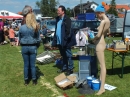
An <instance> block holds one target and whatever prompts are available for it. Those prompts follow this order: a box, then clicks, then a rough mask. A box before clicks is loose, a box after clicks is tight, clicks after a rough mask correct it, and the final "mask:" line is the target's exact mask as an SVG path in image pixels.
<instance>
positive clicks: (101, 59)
mask: <svg viewBox="0 0 130 97" xmlns="http://www.w3.org/2000/svg"><path fill="white" fill-rule="evenodd" d="M96 54H97V58H98V60H99V63H100V69H101V70H100V71H101V72H100V80H101V86H100V90H99V91H98V93H97V94H96V95H101V94H102V93H104V92H105V89H104V84H105V78H106V66H105V57H104V52H103V51H98V52H96Z"/></svg>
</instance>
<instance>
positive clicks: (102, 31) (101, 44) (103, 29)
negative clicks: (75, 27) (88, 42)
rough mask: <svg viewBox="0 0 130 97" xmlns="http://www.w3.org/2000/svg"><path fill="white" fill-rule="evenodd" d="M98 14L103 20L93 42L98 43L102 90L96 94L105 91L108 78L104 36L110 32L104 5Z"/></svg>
mask: <svg viewBox="0 0 130 97" xmlns="http://www.w3.org/2000/svg"><path fill="white" fill-rule="evenodd" d="M95 12H96V15H97V17H98V19H100V20H101V23H100V26H99V27H98V28H97V29H98V34H97V35H96V36H95V37H94V39H93V42H94V43H95V45H96V55H97V58H98V61H99V64H100V69H101V72H100V81H101V86H100V90H99V91H98V93H96V95H101V94H102V93H104V92H105V88H104V84H105V78H106V66H105V57H104V50H105V48H106V43H105V39H104V37H105V36H106V35H107V33H109V32H110V29H109V27H110V21H109V19H108V18H107V16H106V15H105V9H104V7H103V6H102V5H99V6H98V7H97V8H96V10H95Z"/></svg>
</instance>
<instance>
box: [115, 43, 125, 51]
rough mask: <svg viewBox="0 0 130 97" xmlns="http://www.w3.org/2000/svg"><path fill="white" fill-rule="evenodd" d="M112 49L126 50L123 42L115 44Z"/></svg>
mask: <svg viewBox="0 0 130 97" xmlns="http://www.w3.org/2000/svg"><path fill="white" fill-rule="evenodd" d="M114 49H115V50H126V45H125V44H123V45H121V44H115V46H114Z"/></svg>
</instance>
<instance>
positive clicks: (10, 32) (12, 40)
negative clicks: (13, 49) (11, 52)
mask: <svg viewBox="0 0 130 97" xmlns="http://www.w3.org/2000/svg"><path fill="white" fill-rule="evenodd" d="M9 38H10V45H11V46H14V45H15V32H14V30H13V28H12V25H10V29H9Z"/></svg>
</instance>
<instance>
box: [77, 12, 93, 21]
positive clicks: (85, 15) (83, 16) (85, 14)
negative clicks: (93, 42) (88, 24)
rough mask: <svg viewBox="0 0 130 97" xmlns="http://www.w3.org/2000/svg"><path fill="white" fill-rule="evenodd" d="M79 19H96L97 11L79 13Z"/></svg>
mask: <svg viewBox="0 0 130 97" xmlns="http://www.w3.org/2000/svg"><path fill="white" fill-rule="evenodd" d="M78 20H95V13H84V14H78Z"/></svg>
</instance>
